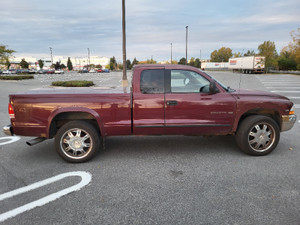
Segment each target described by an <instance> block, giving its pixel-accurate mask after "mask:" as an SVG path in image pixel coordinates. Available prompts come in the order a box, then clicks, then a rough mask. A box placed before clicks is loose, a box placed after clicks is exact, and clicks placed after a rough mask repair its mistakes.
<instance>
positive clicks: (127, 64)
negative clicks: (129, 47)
mask: <svg viewBox="0 0 300 225" xmlns="http://www.w3.org/2000/svg"><path fill="white" fill-rule="evenodd" d="M126 67H127V69H128V70H131V68H132V65H131V61H130V59H127V60H126ZM122 69H123V68H122Z"/></svg>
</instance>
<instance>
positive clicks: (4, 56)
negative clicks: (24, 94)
mask: <svg viewBox="0 0 300 225" xmlns="http://www.w3.org/2000/svg"><path fill="white" fill-rule="evenodd" d="M14 52H15V51H14V50H12V49H8V48H7V46H5V45H0V64H5V65H9V66H10V63H9V57H10V56H11V55H12V53H14ZM8 69H9V67H8Z"/></svg>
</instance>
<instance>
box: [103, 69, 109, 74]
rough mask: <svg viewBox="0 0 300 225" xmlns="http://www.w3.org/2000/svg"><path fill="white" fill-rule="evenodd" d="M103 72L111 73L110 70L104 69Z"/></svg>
mask: <svg viewBox="0 0 300 225" xmlns="http://www.w3.org/2000/svg"><path fill="white" fill-rule="evenodd" d="M102 72H103V73H109V72H110V70H109V69H103V70H102Z"/></svg>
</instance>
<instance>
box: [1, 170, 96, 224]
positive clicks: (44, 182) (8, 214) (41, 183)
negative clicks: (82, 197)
mask: <svg viewBox="0 0 300 225" xmlns="http://www.w3.org/2000/svg"><path fill="white" fill-rule="evenodd" d="M73 176H79V177H81V181H80V183H78V184H76V185H73V186H71V187H68V188H65V189H63V190H61V191H58V192H56V193H53V194H50V195H47V196H46V197H43V198H41V199H38V200H36V201H33V202H30V203H28V204H25V205H23V206H20V207H18V208H16V209H13V210H10V211H8V212H5V213H2V214H0V222H3V221H5V220H7V219H9V218H11V217H15V216H16V215H18V214H21V213H23V212H26V211H28V210H31V209H34V208H35V207H38V206H43V205H45V204H47V203H49V202H52V201H54V200H56V199H58V198H60V197H62V196H64V195H67V194H69V193H71V192H74V191H78V190H80V189H81V188H82V187H84V186H86V185H87V184H89V183H90V181H91V180H92V175H91V174H90V173H87V172H83V171H75V172H68V173H62V174H59V175H57V176H54V177H51V178H48V179H45V180H42V181H39V182H36V183H33V184H31V185H28V186H26V187H22V188H19V189H16V190H13V191H10V192H6V193H4V194H1V195H0V201H2V200H4V199H7V198H11V197H14V196H16V195H19V194H22V193H25V192H28V191H32V190H34V189H37V188H40V187H43V186H45V185H48V184H51V183H54V182H56V181H59V180H62V179H64V178H66V177H73Z"/></svg>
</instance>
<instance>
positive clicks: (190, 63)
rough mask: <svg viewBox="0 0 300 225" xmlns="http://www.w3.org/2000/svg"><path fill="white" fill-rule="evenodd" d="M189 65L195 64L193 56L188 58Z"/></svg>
mask: <svg viewBox="0 0 300 225" xmlns="http://www.w3.org/2000/svg"><path fill="white" fill-rule="evenodd" d="M189 65H190V66H195V58H194V57H192V58H191V59H190V62H189Z"/></svg>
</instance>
